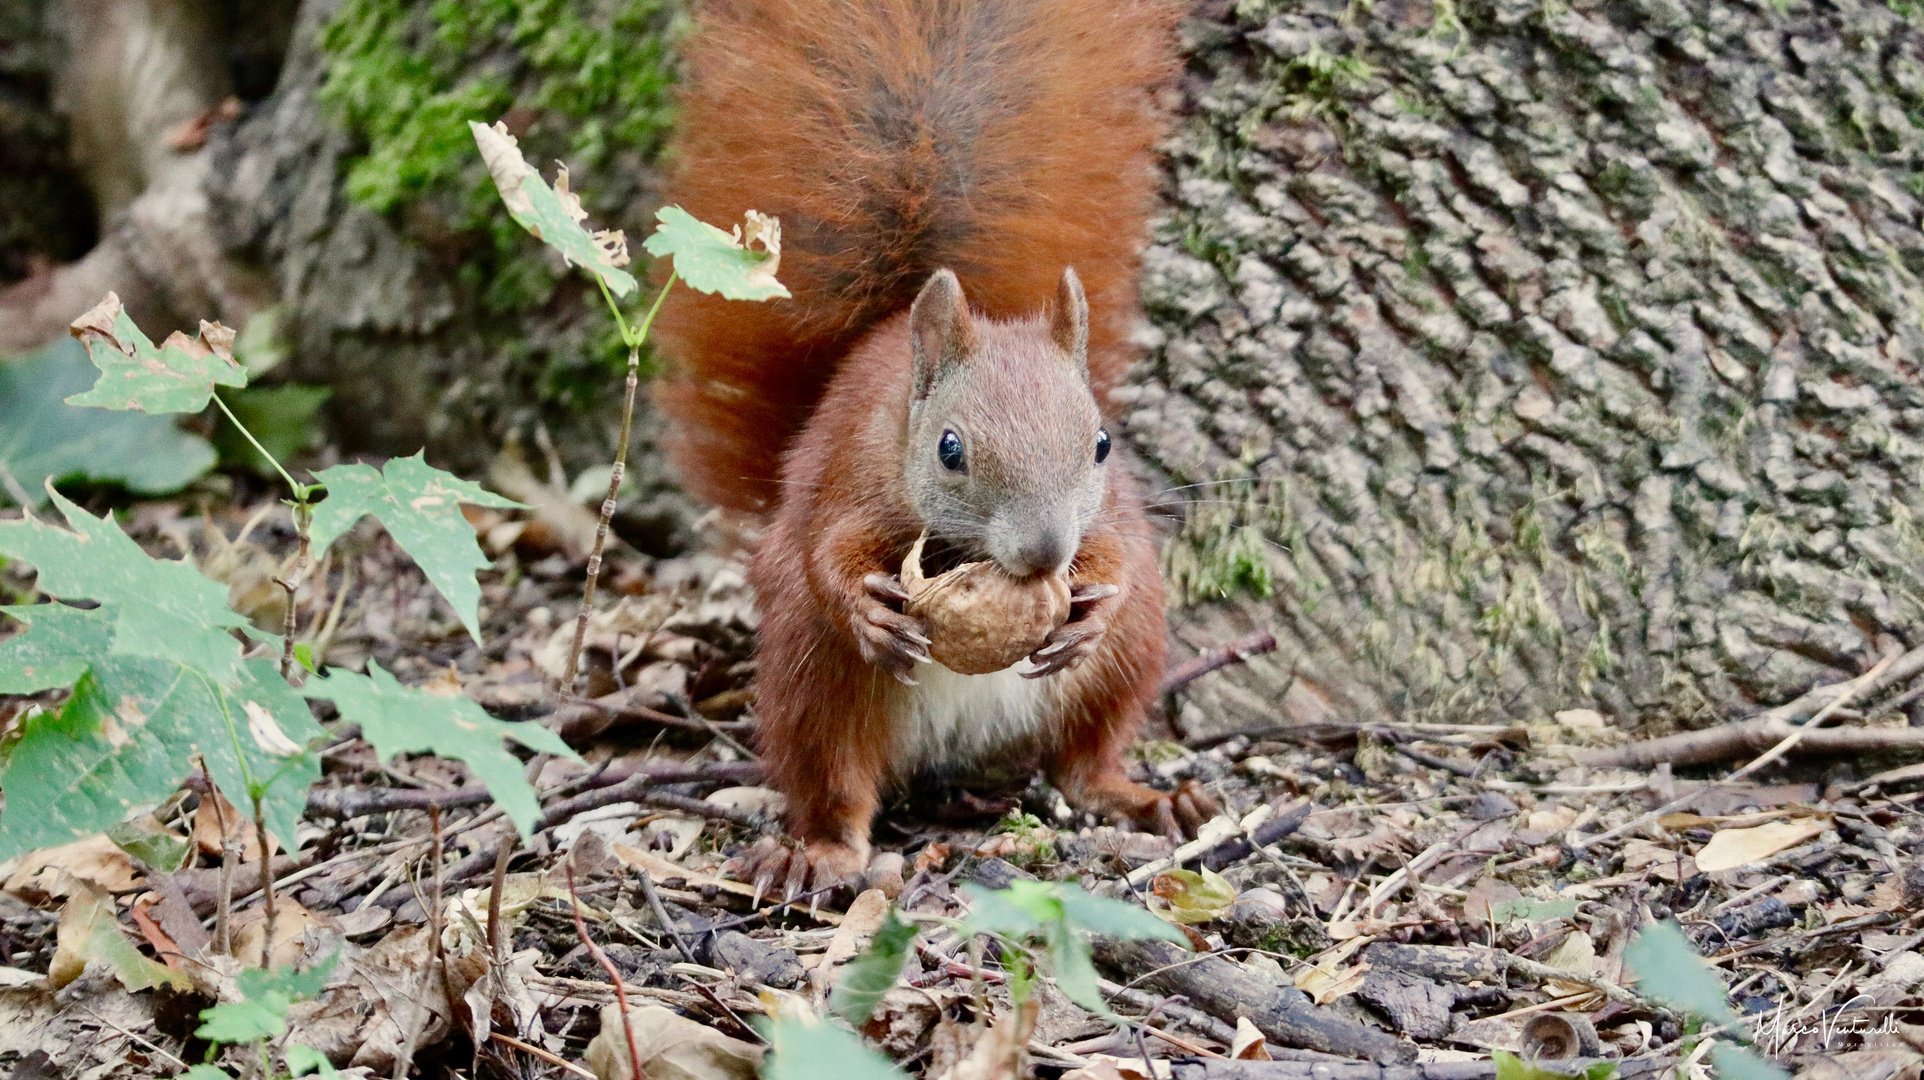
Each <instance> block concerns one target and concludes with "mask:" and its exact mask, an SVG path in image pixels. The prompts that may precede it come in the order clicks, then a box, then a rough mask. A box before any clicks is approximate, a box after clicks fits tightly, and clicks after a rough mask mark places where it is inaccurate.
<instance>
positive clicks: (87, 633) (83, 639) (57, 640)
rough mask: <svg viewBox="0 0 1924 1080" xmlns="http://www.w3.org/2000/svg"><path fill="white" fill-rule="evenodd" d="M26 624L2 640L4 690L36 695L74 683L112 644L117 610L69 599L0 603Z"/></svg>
mask: <svg viewBox="0 0 1924 1080" xmlns="http://www.w3.org/2000/svg"><path fill="white" fill-rule="evenodd" d="M0 615H6V616H8V617H10V618H13V619H18V620H19V621H20V622H22V623H25V624H26V626H27V628H26V630H24V631H22V632H21V633H18V634H15V635H14V636H12V637H10V638H8V639H7V640H5V641H0V694H37V693H39V692H40V691H42V690H52V689H55V688H58V687H63V686H72V685H73V683H74V680H75V679H78V678H80V676H82V675H84V674H86V671H87V665H89V664H91V663H93V662H94V661H95V660H97V659H99V658H100V657H103V656H106V655H107V653H108V652H109V651H111V650H112V648H113V644H114V619H113V613H112V612H111V611H109V610H108V609H106V608H92V609H87V608H77V607H68V606H67V605H65V604H58V603H55V604H28V605H25V606H21V607H0Z"/></svg>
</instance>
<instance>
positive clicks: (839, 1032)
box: [757, 1017, 909, 1080]
mask: <svg viewBox="0 0 1924 1080" xmlns="http://www.w3.org/2000/svg"><path fill="white" fill-rule="evenodd" d="M757 1026H758V1027H760V1028H761V1032H762V1036H763V1037H764V1038H765V1039H767V1040H768V1048H769V1053H768V1062H767V1064H765V1065H764V1066H762V1075H763V1076H764V1077H766V1078H767V1080H909V1076H908V1074H907V1073H905V1072H903V1071H902V1070H900V1069H898V1068H896V1067H895V1064H894V1063H893V1062H891V1061H889V1059H888V1058H885V1057H883V1056H882V1055H881V1054H879V1053H877V1052H876V1051H875V1049H874V1048H873V1047H871V1046H869V1045H868V1044H867V1043H865V1042H863V1041H862V1037H861V1036H859V1035H856V1034H854V1033H853V1032H850V1031H848V1030H847V1029H845V1028H839V1027H836V1026H835V1025H834V1024H831V1023H828V1022H827V1021H815V1022H810V1021H807V1020H796V1019H792V1018H789V1017H783V1018H781V1019H779V1020H776V1021H774V1022H773V1023H761V1024H758V1025H757Z"/></svg>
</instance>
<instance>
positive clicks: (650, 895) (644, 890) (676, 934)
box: [569, 870, 701, 1076]
mask: <svg viewBox="0 0 1924 1080" xmlns="http://www.w3.org/2000/svg"><path fill="white" fill-rule="evenodd" d="M573 873H574V872H573V871H572V870H571V871H569V874H570V875H571V876H572V874H573ZM640 873H641V895H642V897H643V898H644V899H646V900H647V901H648V910H650V911H652V912H654V913H655V921H656V922H658V923H660V924H661V932H662V933H664V934H667V935H668V940H670V941H672V942H674V943H675V948H676V950H677V951H679V952H680V953H681V958H682V959H683V960H686V961H688V962H689V963H691V964H699V963H701V961H700V960H697V959H695V952H694V950H693V949H690V948H689V947H688V943H687V942H686V941H683V940H682V937H681V931H680V930H677V929H675V922H674V920H673V919H670V918H669V917H668V908H667V907H666V906H665V905H663V904H662V902H661V895H660V894H659V893H657V892H655V882H654V879H653V878H651V877H649V876H648V871H646V870H643V871H641V872H640ZM635 1075H637V1076H639V1075H641V1074H640V1073H639V1072H637V1073H636V1074H635Z"/></svg>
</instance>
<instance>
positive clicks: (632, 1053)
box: [567, 865, 646, 1080]
mask: <svg viewBox="0 0 1924 1080" xmlns="http://www.w3.org/2000/svg"><path fill="white" fill-rule="evenodd" d="M567 869H568V902H569V905H570V910H571V911H573V913H574V917H575V934H576V935H577V936H579V937H580V938H581V944H582V947H583V948H585V949H587V950H588V955H590V956H592V957H594V958H595V962H596V963H598V964H600V965H601V970H603V971H605V972H607V973H608V981H609V982H612V983H614V984H615V1001H616V1002H617V1003H619V1004H620V1006H621V1033H622V1034H623V1035H626V1036H627V1037H628V1067H629V1068H630V1069H632V1070H633V1072H631V1073H630V1074H629V1075H631V1076H633V1077H634V1078H635V1080H641V1078H642V1076H643V1075H644V1074H643V1073H642V1071H641V1053H640V1051H638V1050H636V1049H635V1025H634V1023H633V1021H632V1020H631V1019H630V1018H629V1016H628V990H627V988H626V986H625V984H623V983H622V981H621V972H620V971H618V970H616V968H615V962H614V961H613V960H610V959H608V954H607V953H605V952H603V951H601V946H599V945H597V944H595V942H594V939H593V938H591V937H589V936H588V924H587V923H585V922H582V921H581V897H579V896H577V895H575V868H574V867H573V866H572V865H571V866H569V867H568V868H567ZM643 876H644V877H645V876H646V871H644V872H643Z"/></svg>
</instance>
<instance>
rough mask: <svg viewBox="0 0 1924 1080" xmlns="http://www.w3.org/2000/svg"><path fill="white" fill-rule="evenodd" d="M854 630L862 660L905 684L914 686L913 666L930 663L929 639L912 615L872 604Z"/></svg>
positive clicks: (920, 622)
mask: <svg viewBox="0 0 1924 1080" xmlns="http://www.w3.org/2000/svg"><path fill="white" fill-rule="evenodd" d="M870 576H871V577H874V576H877V575H870ZM856 629H857V633H856V636H855V643H856V645H857V647H859V648H860V650H861V653H862V659H864V660H866V661H868V662H869V663H871V664H875V665H876V666H878V667H881V668H882V669H884V670H886V671H887V672H888V673H889V674H891V675H893V676H895V677H896V678H897V679H898V680H900V681H901V682H902V683H904V684H905V685H908V686H914V685H915V679H914V677H913V676H912V675H911V674H910V673H911V672H913V671H914V670H915V665H917V664H926V663H929V662H930V661H931V658H930V656H929V636H928V634H927V633H925V631H926V630H927V629H928V628H927V627H926V626H924V625H923V624H922V620H920V619H917V618H914V617H913V616H909V615H904V614H902V613H901V612H899V611H896V610H895V609H893V608H890V607H888V606H886V605H884V604H882V603H879V602H871V603H870V605H869V606H868V608H867V609H866V610H865V611H864V612H863V613H862V625H861V626H859V627H857V628H856Z"/></svg>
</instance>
